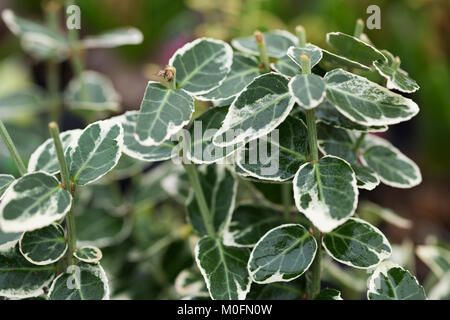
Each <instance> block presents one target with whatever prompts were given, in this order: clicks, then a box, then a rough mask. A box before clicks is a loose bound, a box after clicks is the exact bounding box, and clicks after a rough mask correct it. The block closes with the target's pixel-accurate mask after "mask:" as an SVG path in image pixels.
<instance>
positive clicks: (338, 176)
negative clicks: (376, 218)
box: [293, 156, 358, 232]
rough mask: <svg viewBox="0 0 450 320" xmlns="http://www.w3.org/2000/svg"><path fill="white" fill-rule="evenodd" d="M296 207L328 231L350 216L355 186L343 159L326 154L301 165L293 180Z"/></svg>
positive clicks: (353, 178)
mask: <svg viewBox="0 0 450 320" xmlns="http://www.w3.org/2000/svg"><path fill="white" fill-rule="evenodd" d="M293 185H294V199H295V204H296V206H297V209H298V210H299V211H300V212H302V213H303V214H305V216H306V217H307V218H308V219H309V220H310V221H311V222H312V223H313V224H314V225H315V226H316V227H317V228H318V229H319V230H320V231H322V232H330V231H332V230H333V229H334V228H336V227H337V226H339V225H341V224H343V223H344V222H345V221H346V220H348V218H349V217H350V216H351V215H353V213H354V212H355V209H356V205H357V203H358V188H357V186H356V177H355V173H354V172H353V170H352V168H351V167H350V165H349V164H348V162H346V161H345V160H342V159H340V158H337V157H334V156H325V157H323V158H321V159H320V160H319V161H318V162H308V163H306V164H304V165H302V166H301V167H300V168H299V169H298V171H297V173H296V175H295V177H294V181H293Z"/></svg>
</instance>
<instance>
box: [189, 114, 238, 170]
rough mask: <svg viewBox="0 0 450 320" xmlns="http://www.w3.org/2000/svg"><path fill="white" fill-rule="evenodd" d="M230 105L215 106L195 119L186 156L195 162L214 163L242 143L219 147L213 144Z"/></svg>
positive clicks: (190, 129) (231, 152) (232, 151)
mask: <svg viewBox="0 0 450 320" xmlns="http://www.w3.org/2000/svg"><path fill="white" fill-rule="evenodd" d="M227 112H228V107H225V106H224V107H215V108H211V109H209V110H207V111H206V112H205V113H203V114H202V115H201V116H200V117H198V118H197V119H195V121H194V123H193V124H192V125H191V127H190V128H189V133H190V137H187V138H188V139H190V140H189V142H188V144H189V145H190V147H189V148H188V150H187V153H186V156H187V158H188V159H189V160H191V161H192V162H194V163H197V164H202V163H207V164H209V163H214V162H217V161H219V160H222V159H224V158H226V157H227V156H229V155H231V154H233V153H234V152H235V151H236V150H237V149H239V148H240V147H241V145H239V144H238V145H233V146H228V147H219V146H217V145H214V144H213V138H214V134H215V133H216V132H217V131H218V130H219V128H220V127H221V126H222V122H223V120H224V119H225V116H226V115H227Z"/></svg>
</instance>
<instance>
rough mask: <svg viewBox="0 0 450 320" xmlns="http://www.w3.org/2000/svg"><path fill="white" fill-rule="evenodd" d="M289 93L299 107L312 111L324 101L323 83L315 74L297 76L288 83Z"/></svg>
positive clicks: (324, 89) (324, 90)
mask: <svg viewBox="0 0 450 320" xmlns="http://www.w3.org/2000/svg"><path fill="white" fill-rule="evenodd" d="M289 92H290V93H291V95H292V96H293V97H294V100H295V102H296V103H298V104H299V105H300V106H301V107H303V108H304V109H306V110H309V109H313V108H315V107H317V106H318V105H319V104H320V103H321V102H322V101H323V100H324V99H325V96H326V88H325V82H324V81H323V79H322V78H321V77H319V76H318V75H315V74H301V75H297V76H295V77H294V78H292V79H291V81H290V82H289Z"/></svg>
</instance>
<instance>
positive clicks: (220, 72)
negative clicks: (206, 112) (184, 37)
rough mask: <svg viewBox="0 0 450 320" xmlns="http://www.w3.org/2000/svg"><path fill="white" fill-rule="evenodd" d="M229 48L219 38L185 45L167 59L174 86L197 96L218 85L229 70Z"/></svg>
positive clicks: (230, 61) (197, 40) (230, 51)
mask: <svg viewBox="0 0 450 320" xmlns="http://www.w3.org/2000/svg"><path fill="white" fill-rule="evenodd" d="M232 61H233V50H232V49H231V47H230V46H229V45H228V44H227V43H226V42H223V41H221V40H215V39H209V38H199V39H196V40H194V41H192V42H189V43H187V44H185V45H184V46H183V47H182V48H180V49H178V50H177V51H176V52H175V54H174V55H173V56H172V58H170V60H169V65H171V66H173V67H175V69H176V85H177V88H182V89H183V90H185V91H186V92H188V93H189V94H192V95H195V96H199V95H203V94H206V93H208V92H210V91H212V90H214V89H215V88H217V87H219V86H220V85H221V84H222V83H223V82H224V80H225V78H226V76H227V74H228V73H229V72H230V70H231V64H232Z"/></svg>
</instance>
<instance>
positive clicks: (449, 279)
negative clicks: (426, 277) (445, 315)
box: [428, 272, 450, 300]
mask: <svg viewBox="0 0 450 320" xmlns="http://www.w3.org/2000/svg"><path fill="white" fill-rule="evenodd" d="M428 299H429V300H450V272H448V273H446V274H445V275H444V276H443V277H442V278H441V279H439V281H438V283H436V284H435V285H434V286H433V287H432V288H431V289H430V290H429V291H428Z"/></svg>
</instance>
